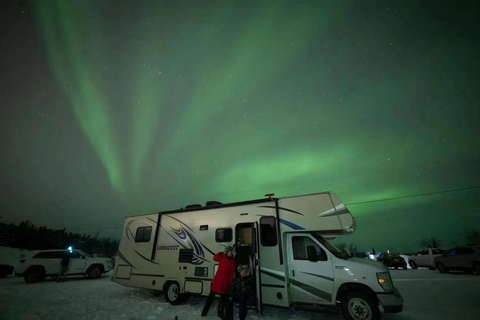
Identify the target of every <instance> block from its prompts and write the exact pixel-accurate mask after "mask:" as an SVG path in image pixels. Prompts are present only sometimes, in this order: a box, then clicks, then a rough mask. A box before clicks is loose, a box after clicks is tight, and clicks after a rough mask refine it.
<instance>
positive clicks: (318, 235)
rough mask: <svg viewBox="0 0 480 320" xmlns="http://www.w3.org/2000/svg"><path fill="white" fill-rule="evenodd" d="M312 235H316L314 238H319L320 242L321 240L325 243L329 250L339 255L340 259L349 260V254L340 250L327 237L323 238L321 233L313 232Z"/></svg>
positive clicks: (336, 255)
mask: <svg viewBox="0 0 480 320" xmlns="http://www.w3.org/2000/svg"><path fill="white" fill-rule="evenodd" d="M312 236H314V238H315V239H317V240H318V242H320V243H321V244H322V245H324V246H325V248H327V249H328V251H330V252H331V253H332V254H333V255H334V256H335V257H337V258H339V259H343V260H347V259H348V258H349V256H348V254H346V253H344V252H341V251H340V250H338V249H337V247H335V246H334V245H333V244H331V243H330V242H328V241H327V240H325V238H323V237H322V236H321V235H320V233H317V232H313V233H312Z"/></svg>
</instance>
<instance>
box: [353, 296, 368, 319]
mask: <svg viewBox="0 0 480 320" xmlns="http://www.w3.org/2000/svg"><path fill="white" fill-rule="evenodd" d="M348 313H349V314H350V316H351V317H352V318H353V319H355V320H359V319H371V318H372V309H371V308H370V306H369V305H368V303H367V302H366V301H365V300H363V299H360V298H354V299H351V300H350V301H349V303H348Z"/></svg>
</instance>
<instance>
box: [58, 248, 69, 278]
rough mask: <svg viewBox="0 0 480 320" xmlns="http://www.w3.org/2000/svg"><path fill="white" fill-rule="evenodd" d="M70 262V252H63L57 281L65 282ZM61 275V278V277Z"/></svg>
mask: <svg viewBox="0 0 480 320" xmlns="http://www.w3.org/2000/svg"><path fill="white" fill-rule="evenodd" d="M69 264H70V254H68V253H67V252H65V255H64V257H63V258H62V261H60V274H59V275H58V276H57V282H60V280H61V281H62V282H65V279H66V278H67V272H68V265H69ZM62 277H63V279H62Z"/></svg>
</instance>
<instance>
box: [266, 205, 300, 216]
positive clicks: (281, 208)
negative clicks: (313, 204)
mask: <svg viewBox="0 0 480 320" xmlns="http://www.w3.org/2000/svg"><path fill="white" fill-rule="evenodd" d="M258 207H259V208H272V209H276V207H275V206H258ZM278 209H280V210H285V211H289V212H293V213H296V214H299V215H301V216H303V215H304V214H303V213H300V212H298V211H295V210H292V209H287V208H283V207H278Z"/></svg>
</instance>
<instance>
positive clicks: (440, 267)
mask: <svg viewBox="0 0 480 320" xmlns="http://www.w3.org/2000/svg"><path fill="white" fill-rule="evenodd" d="M437 269H438V271H440V273H448V269H447V267H445V265H444V264H443V263H441V262H439V263H437Z"/></svg>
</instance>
